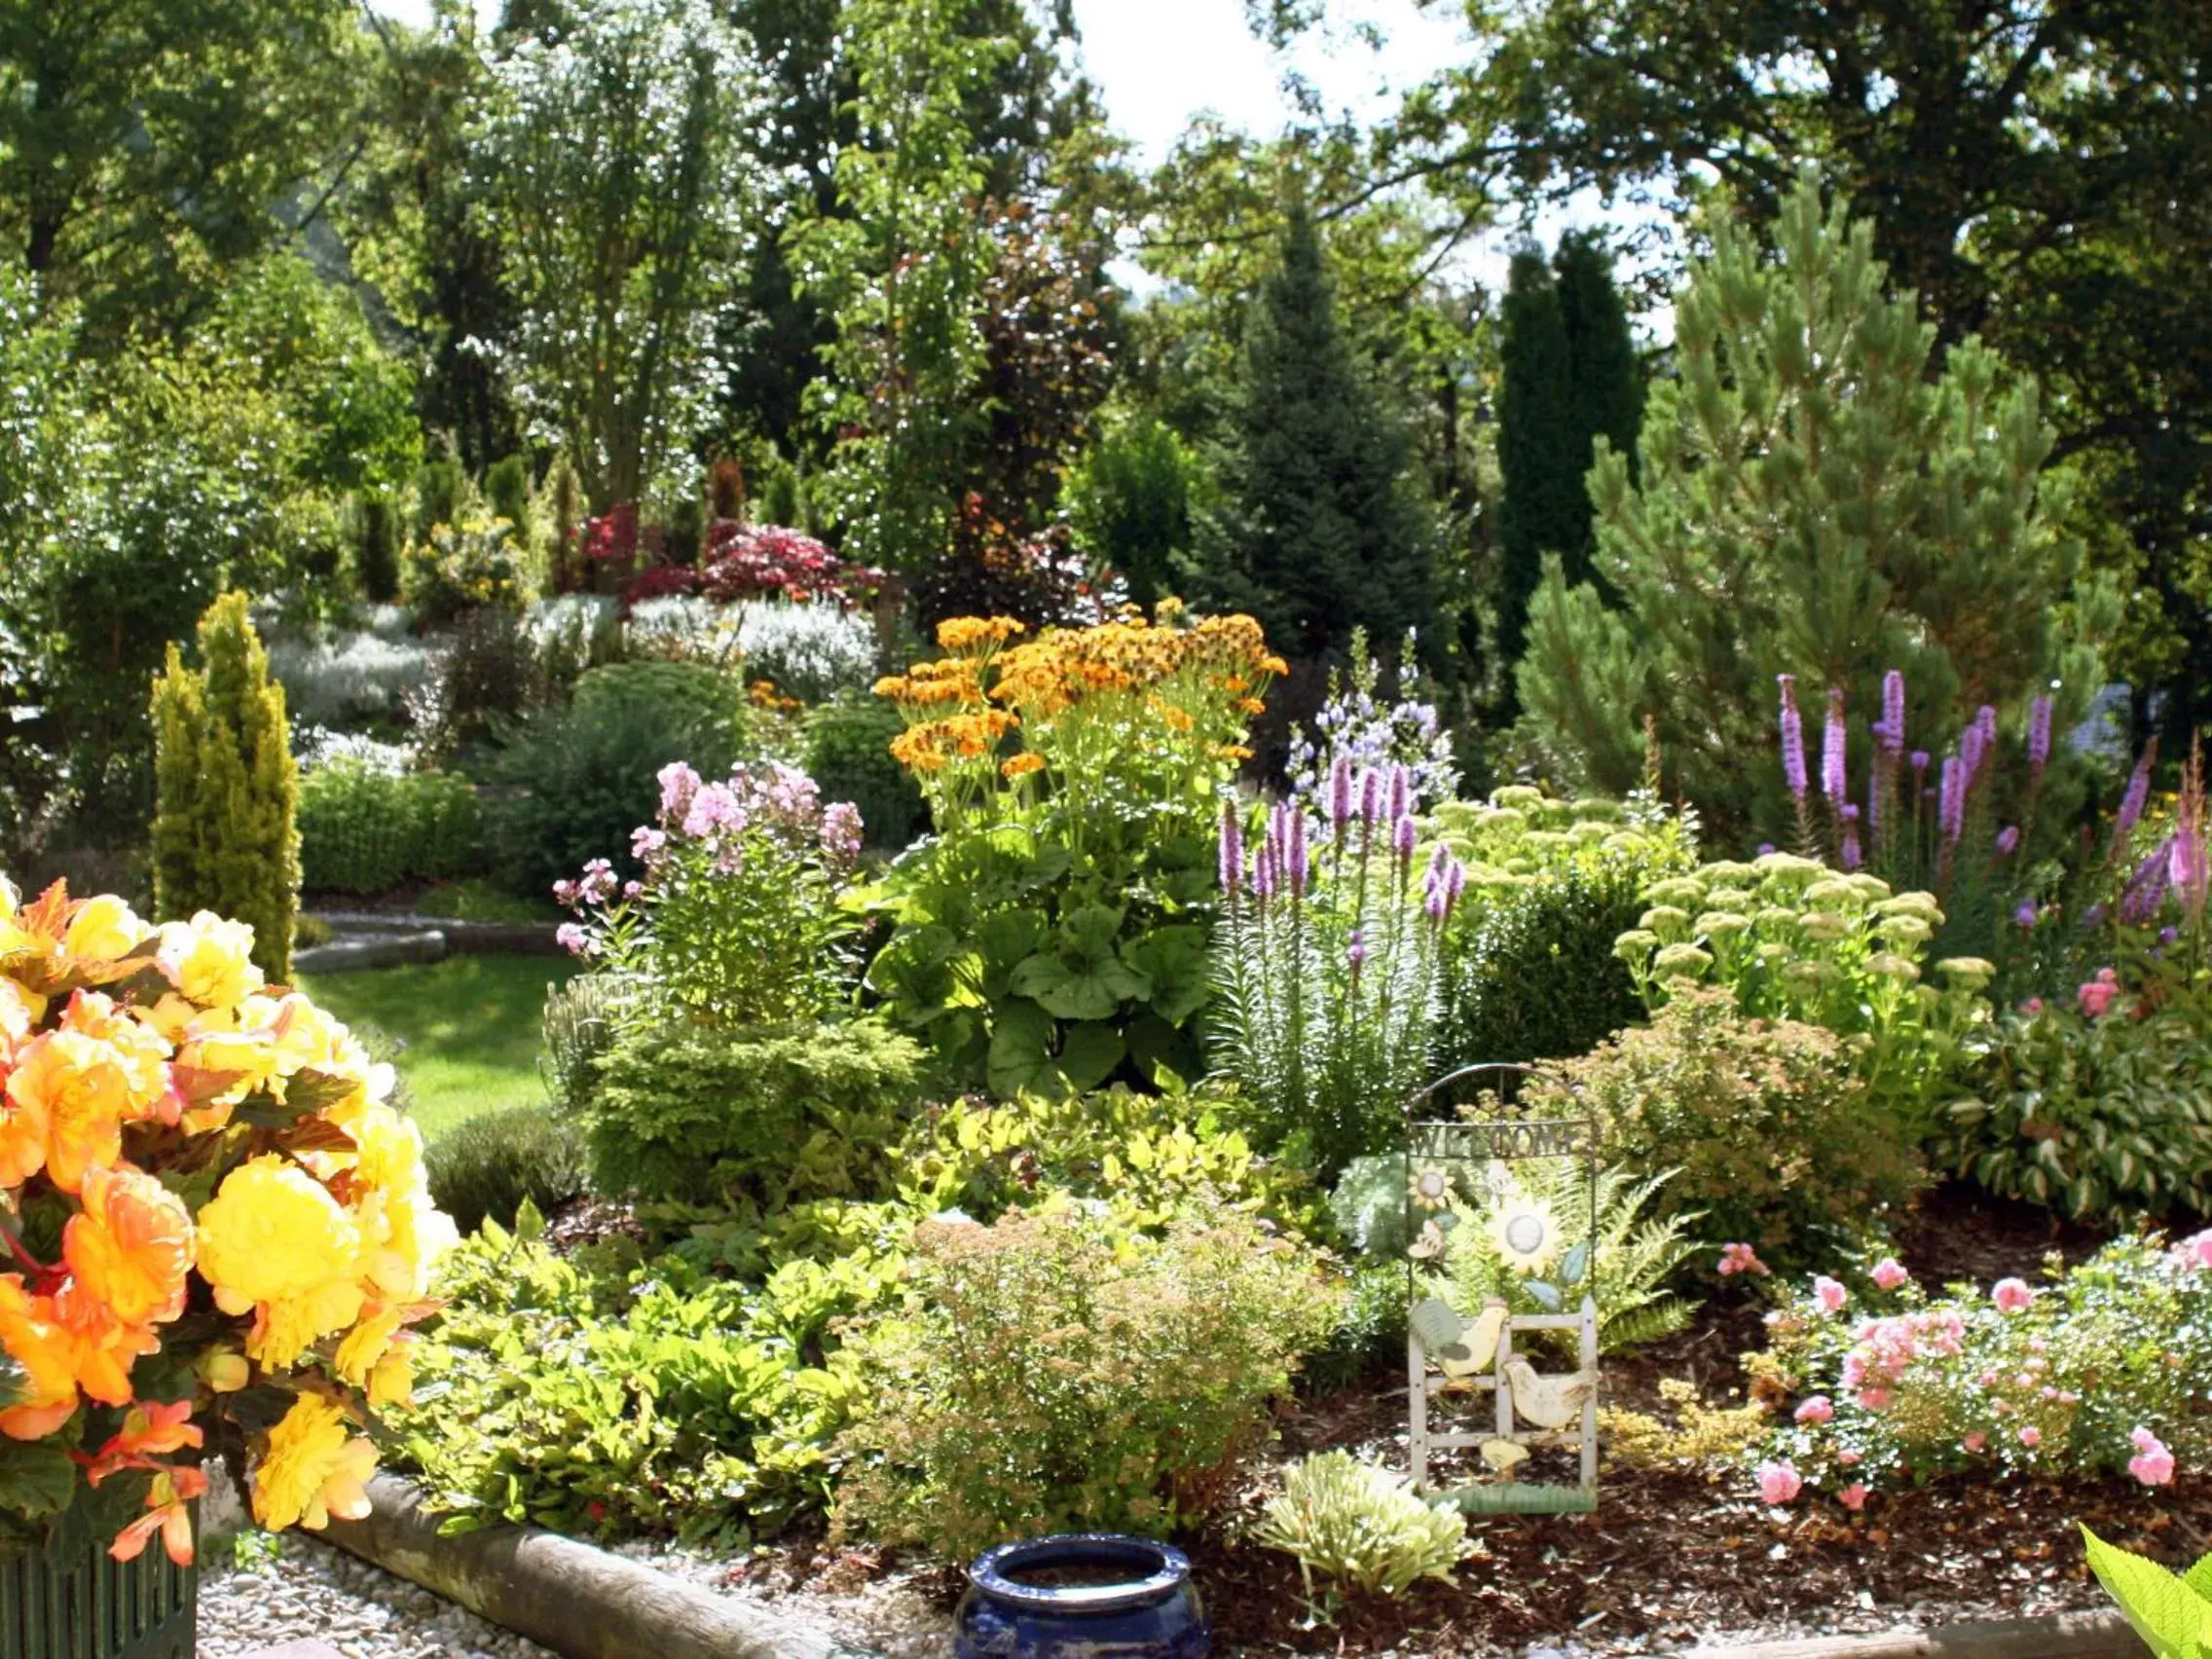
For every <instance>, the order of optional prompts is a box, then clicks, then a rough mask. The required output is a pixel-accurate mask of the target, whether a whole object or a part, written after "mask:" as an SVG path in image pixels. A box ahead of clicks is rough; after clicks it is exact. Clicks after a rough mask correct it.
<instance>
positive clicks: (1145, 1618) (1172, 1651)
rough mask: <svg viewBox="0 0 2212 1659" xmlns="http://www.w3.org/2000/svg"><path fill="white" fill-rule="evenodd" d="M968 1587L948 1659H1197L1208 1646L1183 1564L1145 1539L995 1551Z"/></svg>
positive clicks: (1095, 1535) (1070, 1539)
mask: <svg viewBox="0 0 2212 1659" xmlns="http://www.w3.org/2000/svg"><path fill="white" fill-rule="evenodd" d="M968 1584H969V1589H968V1594H967V1595H966V1596H965V1597H963V1598H962V1599H961V1603H960V1611H959V1614H958V1615H957V1630H956V1634H955V1636H954V1638H953V1645H952V1651H953V1653H954V1655H955V1659H1205V1656H1206V1654H1207V1652H1208V1651H1209V1650H1210V1649H1211V1647H1212V1645H1213V1643H1212V1637H1211V1634H1210V1632H1209V1631H1208V1629H1207V1626H1206V1614H1205V1607H1204V1605H1203V1604H1201V1603H1200V1602H1199V1600H1198V1591H1197V1590H1196V1589H1195V1588H1193V1587H1192V1584H1191V1562H1190V1558H1189V1557H1188V1556H1186V1555H1184V1553H1183V1552H1182V1551H1181V1550H1177V1549H1170V1548H1168V1547H1167V1545H1165V1544H1161V1543H1155V1542H1154V1541H1153V1540H1152V1539H1150V1538H1125V1537H1122V1536H1120V1535H1118V1534H1115V1533H1112V1532H1067V1533H1062V1534H1060V1535H1059V1536H1057V1537H1051V1538H1035V1539H1032V1540H1030V1541H1029V1542H1027V1543H1020V1544H1001V1545H1000V1546H999V1547H998V1548H997V1549H995V1550H991V1551H989V1552H987V1553H986V1554H984V1555H981V1556H978V1557H977V1560H976V1565H975V1566H974V1567H970V1568H969V1569H968Z"/></svg>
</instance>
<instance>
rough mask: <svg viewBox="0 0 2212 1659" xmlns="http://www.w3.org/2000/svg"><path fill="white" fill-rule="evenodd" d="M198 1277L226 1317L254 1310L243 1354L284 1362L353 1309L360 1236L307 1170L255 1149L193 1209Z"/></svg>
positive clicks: (345, 1320) (342, 1322)
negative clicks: (252, 1155) (253, 1154)
mask: <svg viewBox="0 0 2212 1659" xmlns="http://www.w3.org/2000/svg"><path fill="white" fill-rule="evenodd" d="M199 1219H200V1274H201V1276H202V1277H203V1278H204V1279H205V1280H206V1281H207V1282H208V1283H209V1284H210V1285H211V1286H213V1287H214V1291H215V1304H216V1306H217V1307H219V1308H221V1309H223V1311H224V1312H226V1313H243V1312H246V1311H248V1310H249V1309H250V1310H251V1311H252V1312H253V1313H254V1314H255V1316H256V1317H255V1321H254V1329H253V1334H252V1336H251V1337H249V1338H248V1339H247V1343H246V1351H247V1352H248V1353H249V1354H251V1355H252V1356H253V1357H254V1358H255V1359H257V1360H259V1361H260V1362H261V1363H262V1364H263V1365H267V1366H272V1367H283V1366H288V1365H290V1364H291V1363H292V1362H293V1361H294V1360H296V1359H297V1358H298V1357H299V1355H300V1352H301V1350H302V1349H304V1348H305V1347H306V1346H308V1345H309V1344H310V1343H313V1341H315V1340H316V1339H317V1338H319V1337H323V1336H327V1335H329V1334H330V1333H331V1332H333V1331H340V1330H343V1329H345V1328H346V1327H347V1326H348V1325H350V1324H351V1323H352V1322H353V1320H354V1319H355V1318H356V1317H357V1316H358V1315H359V1313H360V1311H361V1302H362V1296H361V1290H360V1286H359V1285H358V1283H356V1282H355V1281H356V1280H357V1279H358V1277H359V1274H360V1269H361V1232H360V1229H359V1228H358V1227H357V1226H355V1225H354V1222H353V1218H352V1217H351V1216H350V1215H349V1214H348V1213H347V1212H346V1210H345V1208H344V1206H343V1205H341V1204H340V1203H339V1202H338V1200H337V1199H335V1198H332V1197H331V1196H330V1194H329V1193H328V1192H327V1191H326V1190H325V1189H324V1188H323V1186H322V1184H321V1183H320V1182H318V1181H317V1180H315V1178H314V1177H313V1176H312V1175H310V1174H309V1173H308V1172H307V1171H306V1170H304V1169H301V1168H299V1167H298V1166H297V1165H294V1164H291V1163H287V1162H286V1161H284V1160H283V1159H281V1158H279V1157H277V1156H276V1154H274V1153H264V1154H263V1155H262V1156H260V1157H259V1158H255V1159H252V1160H249V1161H247V1162H245V1163H242V1164H240V1166H239V1167H238V1168H236V1169H234V1170H232V1171H231V1173H230V1174H229V1175H228V1176H226V1177H225V1178H224V1180H223V1185H222V1188H221V1189H220V1190H219V1191H218V1192H217V1193H216V1195H215V1197H214V1198H212V1199H210V1200H209V1201H208V1203H207V1205H206V1207H205V1208H203V1210H201V1212H200V1218H199Z"/></svg>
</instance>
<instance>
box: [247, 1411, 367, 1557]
mask: <svg viewBox="0 0 2212 1659" xmlns="http://www.w3.org/2000/svg"><path fill="white" fill-rule="evenodd" d="M352 1427H353V1424H352V1421H351V1419H349V1418H348V1417H347V1416H346V1414H345V1413H344V1412H343V1411H341V1410H340V1409H339V1408H338V1407H337V1406H335V1405H333V1404H332V1403H331V1402H330V1401H328V1400H326V1399H324V1398H322V1396H320V1395H319V1394H302V1395H301V1396H300V1397H299V1398H298V1399H297V1400H295V1401H293V1402H292V1409H291V1410H290V1411H288V1412H286V1413H285V1414H284V1420H283V1421H282V1422H279V1423H278V1424H277V1425H276V1427H275V1428H274V1429H272V1430H270V1433H269V1450H268V1451H267V1452H266V1453H265V1454H263V1456H262V1459H261V1465H260V1467H259V1468H257V1469H256V1470H255V1471H254V1476H253V1518H254V1519H255V1520H256V1521H258V1522H260V1523H261V1525H262V1526H264V1527H266V1528H267V1529H268V1530H270V1531H272V1532H276V1531H281V1530H283V1529H285V1528H286V1527H293V1526H300V1527H306V1528H309V1529H311V1530H319V1529H321V1528H323V1527H325V1526H327V1525H329V1522H330V1518H331V1517H332V1516H333V1515H335V1516H337V1517H339V1518H340V1519H341V1520H345V1521H357V1520H359V1519H360V1518H361V1517H362V1516H364V1515H366V1514H368V1512H369V1494H368V1492H367V1491H366V1488H367V1486H368V1481H369V1477H370V1476H371V1475H373V1474H375V1473H376V1471H377V1453H376V1448H375V1447H374V1446H372V1445H370V1444H369V1442H368V1441H367V1440H366V1439H363V1438H362V1437H360V1436H358V1435H356V1434H354V1433H353V1432H352Z"/></svg>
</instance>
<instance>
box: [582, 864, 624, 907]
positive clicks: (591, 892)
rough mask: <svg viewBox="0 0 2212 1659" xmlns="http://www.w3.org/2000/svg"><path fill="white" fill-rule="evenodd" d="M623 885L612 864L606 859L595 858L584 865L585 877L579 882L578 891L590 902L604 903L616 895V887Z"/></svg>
mask: <svg viewBox="0 0 2212 1659" xmlns="http://www.w3.org/2000/svg"><path fill="white" fill-rule="evenodd" d="M621 885H622V882H621V878H620V877H619V876H617V875H616V874H615V873H614V866H612V865H611V864H609V863H608V861H607V860H605V859H594V860H592V861H591V863H589V864H587V865H585V866H584V878H583V880H582V881H581V882H579V883H578V884H577V891H578V892H579V893H581V894H582V896H583V898H584V899H585V900H587V901H588V902H589V903H594V904H604V903H607V902H608V900H609V899H611V898H613V897H614V891H615V889H616V888H618V887H620V886H621Z"/></svg>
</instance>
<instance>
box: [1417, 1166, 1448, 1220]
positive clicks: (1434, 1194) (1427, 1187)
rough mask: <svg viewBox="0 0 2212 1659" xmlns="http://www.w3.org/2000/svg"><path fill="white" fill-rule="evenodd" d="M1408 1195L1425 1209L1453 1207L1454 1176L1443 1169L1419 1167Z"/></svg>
mask: <svg viewBox="0 0 2212 1659" xmlns="http://www.w3.org/2000/svg"><path fill="white" fill-rule="evenodd" d="M1406 1196H1407V1197H1408V1198H1412V1199H1413V1201H1414V1202H1415V1203H1417V1204H1419V1206H1420V1207H1421V1208H1422V1209H1424V1210H1440V1209H1450V1208H1451V1207H1452V1177H1451V1175H1450V1174H1449V1173H1447V1172H1446V1171H1444V1170H1442V1169H1417V1170H1415V1171H1414V1177H1413V1180H1412V1181H1410V1182H1409V1183H1407V1187H1406Z"/></svg>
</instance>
